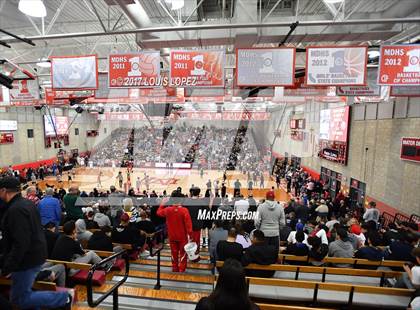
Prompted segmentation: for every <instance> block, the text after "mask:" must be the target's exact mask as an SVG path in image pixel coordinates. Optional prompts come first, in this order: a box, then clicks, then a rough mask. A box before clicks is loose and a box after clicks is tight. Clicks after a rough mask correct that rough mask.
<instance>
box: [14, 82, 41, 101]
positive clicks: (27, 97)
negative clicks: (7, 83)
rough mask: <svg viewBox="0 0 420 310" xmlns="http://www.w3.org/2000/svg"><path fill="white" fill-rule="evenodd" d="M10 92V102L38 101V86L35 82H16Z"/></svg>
mask: <svg viewBox="0 0 420 310" xmlns="http://www.w3.org/2000/svg"><path fill="white" fill-rule="evenodd" d="M12 86H13V88H12V89H11V90H10V100H11V102H15V101H32V100H38V99H39V85H38V81H37V80H17V81H14V82H13V84H12Z"/></svg>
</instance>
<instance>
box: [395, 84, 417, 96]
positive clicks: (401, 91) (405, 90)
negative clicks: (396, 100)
mask: <svg viewBox="0 0 420 310" xmlns="http://www.w3.org/2000/svg"><path fill="white" fill-rule="evenodd" d="M390 95H391V96H394V97H420V87H419V86H417V87H416V86H391V94H390Z"/></svg>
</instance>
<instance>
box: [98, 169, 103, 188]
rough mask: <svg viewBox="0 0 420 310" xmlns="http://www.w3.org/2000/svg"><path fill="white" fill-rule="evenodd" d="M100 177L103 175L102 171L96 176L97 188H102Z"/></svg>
mask: <svg viewBox="0 0 420 310" xmlns="http://www.w3.org/2000/svg"><path fill="white" fill-rule="evenodd" d="M102 175H103V173H102V171H99V174H98V187H99V188H102V182H101V177H102Z"/></svg>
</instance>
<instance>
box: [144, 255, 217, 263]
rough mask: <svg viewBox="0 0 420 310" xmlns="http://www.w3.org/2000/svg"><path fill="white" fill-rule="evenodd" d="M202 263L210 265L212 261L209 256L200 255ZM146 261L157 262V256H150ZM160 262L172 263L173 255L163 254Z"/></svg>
mask: <svg viewBox="0 0 420 310" xmlns="http://www.w3.org/2000/svg"><path fill="white" fill-rule="evenodd" d="M200 258H201V259H200V263H201V264H209V263H210V260H209V257H208V256H202V255H201V254H200ZM146 259H150V260H157V256H153V257H152V256H148V257H147V258H146ZM160 260H161V261H166V262H170V261H171V254H166V253H163V254H162V255H161V256H160Z"/></svg>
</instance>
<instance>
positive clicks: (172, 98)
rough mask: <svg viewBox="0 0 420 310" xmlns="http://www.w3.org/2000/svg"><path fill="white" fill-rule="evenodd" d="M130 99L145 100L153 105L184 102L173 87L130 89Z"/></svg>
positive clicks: (182, 97) (180, 93) (179, 93)
mask: <svg viewBox="0 0 420 310" xmlns="http://www.w3.org/2000/svg"><path fill="white" fill-rule="evenodd" d="M129 98H130V99H145V100H146V101H147V102H150V101H151V102H153V103H170V102H171V103H183V102H184V101H185V99H184V96H183V94H182V92H178V91H177V89H176V88H173V87H163V88H143V89H140V88H132V89H130V90H129Z"/></svg>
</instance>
